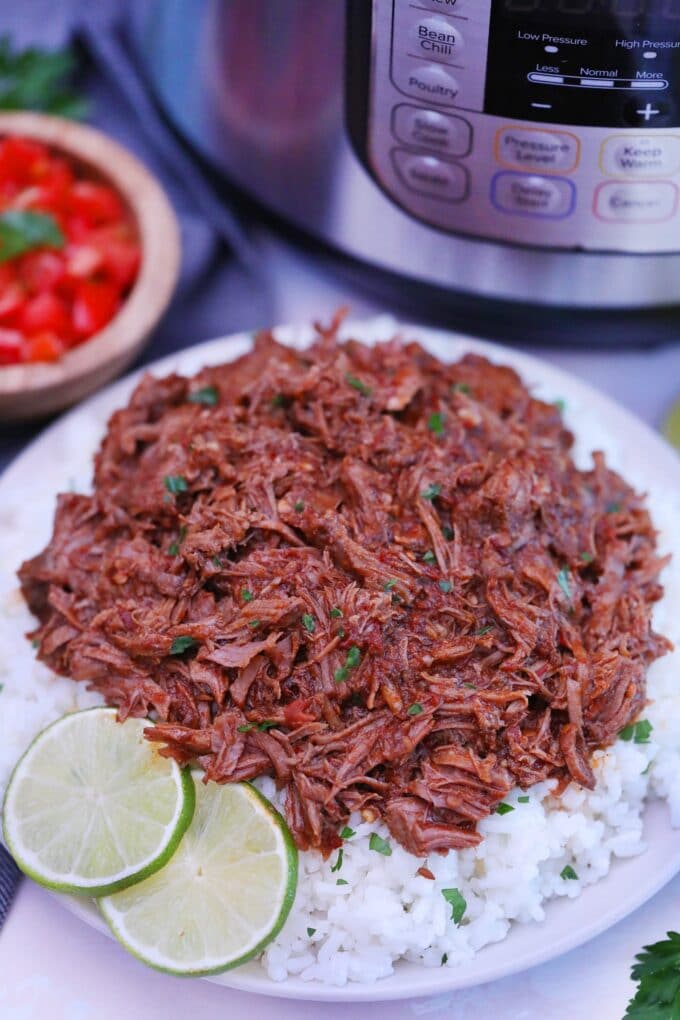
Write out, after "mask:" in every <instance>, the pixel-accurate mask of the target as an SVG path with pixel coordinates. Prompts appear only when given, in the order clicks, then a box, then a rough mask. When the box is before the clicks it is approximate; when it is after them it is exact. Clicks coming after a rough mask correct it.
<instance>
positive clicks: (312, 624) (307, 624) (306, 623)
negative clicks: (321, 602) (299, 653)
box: [302, 613, 316, 634]
mask: <svg viewBox="0 0 680 1020" xmlns="http://www.w3.org/2000/svg"><path fill="white" fill-rule="evenodd" d="M302 626H303V627H304V628H305V630H306V631H307V632H308V633H309V634H313V633H314V631H315V630H316V620H315V619H314V617H313V616H312V614H311V613H303V614H302Z"/></svg>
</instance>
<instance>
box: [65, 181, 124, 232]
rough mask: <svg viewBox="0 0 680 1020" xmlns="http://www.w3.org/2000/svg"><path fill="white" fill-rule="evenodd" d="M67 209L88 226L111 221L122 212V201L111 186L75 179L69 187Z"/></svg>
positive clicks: (118, 218)
mask: <svg viewBox="0 0 680 1020" xmlns="http://www.w3.org/2000/svg"><path fill="white" fill-rule="evenodd" d="M69 210H70V212H71V213H72V214H74V215H76V216H79V217H80V218H81V219H83V220H85V221H86V222H87V223H88V224H89V225H90V226H100V225H101V224H102V223H113V222H117V221H118V220H120V219H121V218H122V216H123V214H124V208H123V203H122V202H121V200H120V198H119V196H118V195H117V194H116V192H115V191H114V190H113V188H109V187H107V185H106V184H98V183H97V182H96V181H76V182H75V184H74V185H73V187H72V188H71V189H70V194H69Z"/></svg>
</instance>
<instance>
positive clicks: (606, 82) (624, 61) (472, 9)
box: [366, 0, 680, 253]
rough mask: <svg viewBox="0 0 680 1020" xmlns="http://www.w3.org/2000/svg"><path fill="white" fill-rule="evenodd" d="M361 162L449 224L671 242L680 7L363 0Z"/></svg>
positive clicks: (585, 240)
mask: <svg viewBox="0 0 680 1020" xmlns="http://www.w3.org/2000/svg"><path fill="white" fill-rule="evenodd" d="M371 33H372V45H371V67H370V77H369V85H368V88H369V110H368V123H367V140H366V143H367V160H368V163H369V166H370V169H371V171H372V173H373V174H374V176H375V177H376V179H377V180H378V182H379V183H380V185H381V187H382V188H383V190H384V191H385V192H386V193H387V194H388V195H389V196H390V198H391V199H392V200H393V201H394V202H395V203H397V205H399V206H400V207H401V208H402V209H404V210H405V211H406V212H408V213H409V214H410V215H412V216H414V217H416V218H417V219H420V220H422V221H423V222H425V223H427V224H429V225H431V226H433V227H436V228H437V229H440V230H443V231H449V232H452V233H456V234H463V235H469V236H472V237H477V238H487V239H490V240H503V241H508V242H511V243H516V244H524V245H530V246H532V247H546V248H558V249H566V250H569V249H572V250H589V251H612V252H622V253H625V252H631V253H632V252H639V253H663V252H677V251H680V0H372V25H371Z"/></svg>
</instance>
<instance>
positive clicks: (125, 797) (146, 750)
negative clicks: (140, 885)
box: [3, 708, 195, 896]
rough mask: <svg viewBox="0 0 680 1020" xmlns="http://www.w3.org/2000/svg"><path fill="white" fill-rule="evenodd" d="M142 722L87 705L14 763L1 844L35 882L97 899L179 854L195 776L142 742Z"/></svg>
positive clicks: (58, 723) (47, 732)
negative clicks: (123, 719) (5, 845)
mask: <svg viewBox="0 0 680 1020" xmlns="http://www.w3.org/2000/svg"><path fill="white" fill-rule="evenodd" d="M149 725H151V724H150V723H149V720H148V719H128V720H127V721H126V722H125V723H119V722H117V721H116V710H115V709H113V708H92V709H88V710H87V711H84V712H74V713H72V714H71V715H65V716H63V718H61V719H58V720H57V721H56V722H55V723H52V725H51V726H48V727H47V729H45V730H43V732H42V733H40V734H39V735H38V736H37V737H36V739H35V740H34V741H33V743H32V744H31V746H30V747H29V748H28V750H27V751H26V753H25V754H24V756H23V758H21V759H20V761H19V763H18V765H17V766H16V768H15V769H14V772H13V773H12V776H11V778H10V781H9V785H8V787H7V793H6V795H5V803H4V807H3V831H4V837H5V842H6V843H7V846H8V848H9V850H10V852H11V853H12V856H13V857H14V858H15V860H16V862H17V864H18V865H19V867H20V868H21V869H22V871H25V872H26V874H27V875H30V877H31V878H33V879H35V881H36V882H39V883H40V884H41V885H46V886H49V887H50V888H51V889H59V890H60V891H62V892H74V893H85V894H87V895H89V896H101V895H102V894H104V893H110V892H114V891H116V890H118V889H124V888H125V887H126V886H128V885H131V884H132V883H133V882H139V881H140V880H141V879H143V878H146V877H147V876H148V875H151V874H153V872H154V871H157V870H158V868H161V867H162V866H163V865H164V864H165V862H166V861H167V860H168V859H169V858H170V857H171V856H172V854H173V853H174V852H175V850H176V848H177V845H178V843H179V841H180V839H181V838H182V835H183V834H184V831H185V830H186V828H187V826H188V825H189V822H190V821H191V818H192V815H193V811H194V803H195V792H194V783H193V779H192V777H191V773H190V772H189V770H188V769H181V768H180V767H179V765H177V763H176V762H174V761H172V760H170V759H168V758H162V757H161V756H160V754H159V753H158V750H157V749H156V747H155V746H154V745H153V744H151V743H149V741H148V740H145V739H144V728H145V727H147V726H149Z"/></svg>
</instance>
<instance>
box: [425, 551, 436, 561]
mask: <svg viewBox="0 0 680 1020" xmlns="http://www.w3.org/2000/svg"><path fill="white" fill-rule="evenodd" d="M436 562H437V557H436V556H435V554H434V553H433V552H432V550H431V549H428V550H427V552H424V553H423V563H436Z"/></svg>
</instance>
